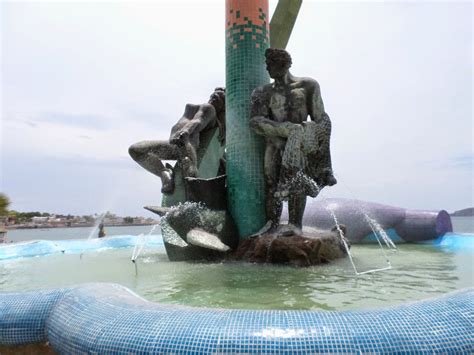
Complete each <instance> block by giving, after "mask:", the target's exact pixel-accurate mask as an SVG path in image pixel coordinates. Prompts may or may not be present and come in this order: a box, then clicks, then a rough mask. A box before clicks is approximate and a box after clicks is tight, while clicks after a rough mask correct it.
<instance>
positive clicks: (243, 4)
mask: <svg viewBox="0 0 474 355" xmlns="http://www.w3.org/2000/svg"><path fill="white" fill-rule="evenodd" d="M268 46H269V19H268V0H226V124H227V132H226V157H227V176H228V197H229V199H228V201H229V209H230V211H231V213H232V216H233V217H234V219H235V221H236V224H237V227H238V229H239V233H240V236H241V238H245V237H246V236H248V235H250V234H253V233H254V232H256V231H258V230H259V229H260V228H261V227H262V226H263V225H264V224H265V222H266V217H265V202H264V200H265V198H264V197H265V196H264V191H265V182H264V177H263V176H264V175H263V149H264V143H263V140H262V138H261V137H258V136H257V135H256V134H255V133H253V132H252V131H251V130H250V128H249V124H248V122H249V118H250V117H249V115H250V95H251V93H252V91H253V89H255V88H256V87H257V86H260V85H264V84H267V83H269V81H270V78H269V76H268V73H267V71H266V68H265V50H266V49H267V48H268Z"/></svg>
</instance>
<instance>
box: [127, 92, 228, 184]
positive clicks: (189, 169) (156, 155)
mask: <svg viewBox="0 0 474 355" xmlns="http://www.w3.org/2000/svg"><path fill="white" fill-rule="evenodd" d="M215 127H218V128H219V140H220V142H221V144H224V140H225V89H224V88H216V89H215V90H214V92H213V93H212V94H211V97H210V99H209V102H208V103H204V104H201V105H194V104H187V105H186V107H185V109H184V114H183V116H182V117H181V118H180V119H179V120H178V122H177V123H176V124H175V125H174V126H173V128H172V129H171V134H170V138H169V140H168V141H142V142H138V143H135V144H133V145H132V146H130V148H129V150H128V152H129V154H130V156H131V157H132V158H133V160H135V161H136V162H137V163H138V164H140V165H141V166H142V167H143V168H145V169H146V170H148V171H149V172H151V173H152V174H155V175H157V176H159V177H160V178H161V182H162V188H161V191H162V192H163V193H171V192H173V190H174V175H173V169H172V167H171V166H170V165H169V164H166V166H165V165H164V164H163V162H162V160H177V161H178V164H180V166H181V168H182V170H183V175H184V176H185V177H196V175H197V170H198V158H197V151H198V148H199V138H200V135H201V133H203V132H205V131H207V130H209V129H212V128H215Z"/></svg>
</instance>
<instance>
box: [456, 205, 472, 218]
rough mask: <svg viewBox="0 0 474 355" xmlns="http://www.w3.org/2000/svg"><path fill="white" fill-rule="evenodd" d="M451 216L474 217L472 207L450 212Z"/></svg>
mask: <svg viewBox="0 0 474 355" xmlns="http://www.w3.org/2000/svg"><path fill="white" fill-rule="evenodd" d="M451 217H474V207H470V208H465V209H463V210H459V211H456V212H453V213H451Z"/></svg>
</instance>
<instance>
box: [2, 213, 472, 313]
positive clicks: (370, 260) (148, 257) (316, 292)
mask: <svg viewBox="0 0 474 355" xmlns="http://www.w3.org/2000/svg"><path fill="white" fill-rule="evenodd" d="M460 218H462V219H459V218H456V219H453V222H454V226H455V230H457V231H459V232H460V233H468V234H466V235H465V237H466V238H474V231H472V230H470V229H469V228H470V225H471V223H472V219H470V220H469V219H466V218H463V217H460ZM132 228H134V232H137V234H140V233H148V232H149V230H150V229H151V227H132ZM70 231H71V229H69V230H64V229H63V230H50V232H49V234H48V232H47V231H39V232H41V233H43V232H44V233H45V234H44V235H48V236H49V237H50V238H51V239H56V240H58V239H62V238H63V237H62V236H64V235H65V233H71V234H69V235H70V236H71V235H73V237H74V236H76V237H77V238H81V237H82V238H83V237H84V235H88V234H89V233H88V231H87V230H84V231H79V230H75V231H74V233H73V232H70ZM24 232H27V233H24ZM114 232H117V233H119V234H131V233H130V232H131V230H130V229H129V227H121V228H118V229H117V230H113V231H111V228H110V229H108V235H111V233H114ZM28 233H31V231H14V232H12V234H13V235H11V234H10V232H9V237H11V238H12V239H13V238H18V239H20V238H27V237H28V235H30V236H31V234H28ZM469 233H470V234H469ZM27 234H28V235H27ZM33 235H34V236H36V235H38V234H33ZM461 237H462V236H461ZM155 238H156V237H155ZM157 238H159V237H157ZM43 239H44V237H43ZM139 240H140V238H137V241H139ZM132 253H133V248H132V247H128V248H123V249H109V250H100V251H85V252H84V254H83V256H82V258H80V257H79V254H77V253H75V254H68V253H65V254H61V253H60V254H53V255H49V256H43V257H33V258H21V259H13V260H4V261H0V289H1V290H2V291H24V290H34V289H38V288H51V287H61V286H68V285H74V284H78V283H82V282H91V281H100V282H116V283H120V284H122V285H125V286H127V287H129V288H131V289H132V290H135V291H136V292H137V293H138V294H140V295H142V296H143V297H145V298H146V299H148V300H150V301H156V302H164V303H174V304H186V305H192V306H202V307H229V308H247V309H314V310H315V309H323V310H346V309H360V308H372V307H380V306H387V305H391V304H399V303H404V302H411V301H415V300H419V299H424V298H428V297H433V296H438V295H442V294H444V293H446V292H449V291H453V290H456V289H461V288H464V287H471V286H474V282H473V280H474V278H473V263H472V252H466V251H459V250H458V251H456V252H452V251H443V250H442V249H439V248H437V247H435V246H432V245H414V244H402V245H399V251H398V252H394V253H393V252H389V253H388V257H389V259H390V262H391V264H392V269H391V270H388V271H384V272H378V273H375V274H369V275H362V276H358V277H356V276H354V272H353V270H352V267H351V265H350V262H349V260H348V259H341V260H337V261H336V262H333V263H331V264H328V265H323V266H321V267H311V268H306V269H296V268H292V267H286V266H271V265H254V264H243V263H224V264H221V263H215V264H194V263H185V262H174V263H171V262H169V261H168V260H167V257H166V253H165V251H164V248H163V247H162V246H160V245H158V244H155V245H154V246H153V247H152V248H145V249H144V251H143V253H142V254H141V255H140V256H139V258H138V262H137V263H138V275H136V274H135V268H134V265H133V264H132V263H131V256H132ZM352 254H353V256H354V262H355V264H356V266H357V267H358V269H359V270H360V271H363V270H367V269H373V268H380V267H384V266H386V261H385V258H384V257H383V255H382V254H381V252H380V249H379V248H378V246H375V245H354V246H353V247H352Z"/></svg>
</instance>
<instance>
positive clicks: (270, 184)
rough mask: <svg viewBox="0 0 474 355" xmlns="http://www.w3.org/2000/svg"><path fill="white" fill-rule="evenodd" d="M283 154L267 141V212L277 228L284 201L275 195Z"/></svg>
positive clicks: (273, 226)
mask: <svg viewBox="0 0 474 355" xmlns="http://www.w3.org/2000/svg"><path fill="white" fill-rule="evenodd" d="M280 165H281V156H280V151H279V150H278V149H277V148H276V147H275V146H273V145H272V144H269V143H267V146H266V148H265V166H264V168H265V185H266V201H265V202H266V205H265V207H266V213H267V219H268V220H270V221H271V222H272V229H276V228H277V227H278V225H279V223H280V216H281V212H282V210H283V203H282V201H281V199H280V198H277V197H275V193H276V191H277V186H278V179H279V175H280Z"/></svg>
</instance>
